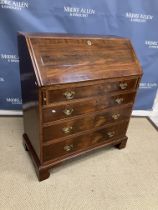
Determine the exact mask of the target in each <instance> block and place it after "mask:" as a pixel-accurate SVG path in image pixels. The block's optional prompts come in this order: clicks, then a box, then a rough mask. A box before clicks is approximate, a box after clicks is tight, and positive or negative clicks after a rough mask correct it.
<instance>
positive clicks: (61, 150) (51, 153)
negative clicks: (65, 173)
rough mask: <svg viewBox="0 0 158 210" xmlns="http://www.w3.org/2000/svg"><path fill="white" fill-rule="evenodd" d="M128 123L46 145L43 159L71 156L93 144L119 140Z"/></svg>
mask: <svg viewBox="0 0 158 210" xmlns="http://www.w3.org/2000/svg"><path fill="white" fill-rule="evenodd" d="M127 125H128V124H127V122H124V123H120V124H117V125H112V126H108V127H106V128H104V129H101V130H98V131H95V132H93V133H89V134H86V135H81V136H78V137H75V138H70V139H67V140H65V141H61V142H58V143H54V144H50V145H45V146H44V147H43V160H44V161H49V160H55V159H58V158H60V157H62V156H69V155H71V154H72V153H75V152H77V151H78V152H79V151H82V150H86V149H88V148H89V147H91V146H96V145H98V144H102V143H103V144H104V143H106V142H108V141H114V140H117V139H118V138H119V137H123V136H124V135H125V132H126V129H127Z"/></svg>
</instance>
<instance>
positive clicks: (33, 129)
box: [18, 35, 40, 159]
mask: <svg viewBox="0 0 158 210" xmlns="http://www.w3.org/2000/svg"><path fill="white" fill-rule="evenodd" d="M18 50H19V58H20V78H21V89H22V101H23V105H22V107H23V120H24V132H25V133H26V134H27V136H28V138H29V140H30V143H31V144H32V146H33V148H34V150H35V152H36V154H37V156H38V157H39V159H40V116H39V113H40V112H39V94H40V91H39V89H38V86H37V85H36V82H37V81H36V76H35V72H34V69H33V65H32V62H31V58H30V55H29V51H28V47H27V43H26V39H25V37H24V36H22V35H19V36H18Z"/></svg>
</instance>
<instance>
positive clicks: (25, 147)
mask: <svg viewBox="0 0 158 210" xmlns="http://www.w3.org/2000/svg"><path fill="white" fill-rule="evenodd" d="M23 146H24V149H25V151H29V149H28V147H27V145H26V143H25V141H24V140H23Z"/></svg>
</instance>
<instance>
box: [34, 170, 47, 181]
mask: <svg viewBox="0 0 158 210" xmlns="http://www.w3.org/2000/svg"><path fill="white" fill-rule="evenodd" d="M36 173H37V177H38V180H39V181H43V180H45V179H48V177H49V176H50V172H49V169H48V168H39V170H38V172H37V171H36Z"/></svg>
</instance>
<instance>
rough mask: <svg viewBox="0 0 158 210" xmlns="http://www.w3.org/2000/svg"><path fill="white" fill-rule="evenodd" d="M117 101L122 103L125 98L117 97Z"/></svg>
mask: <svg viewBox="0 0 158 210" xmlns="http://www.w3.org/2000/svg"><path fill="white" fill-rule="evenodd" d="M115 101H116V103H117V104H121V103H122V102H123V101H124V99H123V98H116V99H115Z"/></svg>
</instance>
